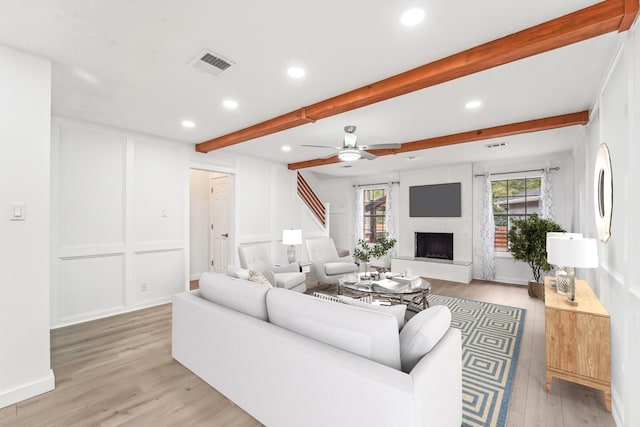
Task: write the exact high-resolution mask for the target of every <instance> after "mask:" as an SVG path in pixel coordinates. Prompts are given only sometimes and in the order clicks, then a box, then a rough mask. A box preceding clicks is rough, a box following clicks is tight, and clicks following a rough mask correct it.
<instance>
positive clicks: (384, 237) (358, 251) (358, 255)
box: [353, 233, 397, 275]
mask: <svg viewBox="0 0 640 427" xmlns="http://www.w3.org/2000/svg"><path fill="white" fill-rule="evenodd" d="M396 242H397V240H396V239H393V238H391V239H390V238H389V235H388V234H387V233H383V234H381V235H380V236H378V240H377V241H376V242H375V243H373V244H371V243H367V242H365V241H364V239H358V243H357V245H356V248H355V249H354V250H353V257H354V258H355V259H357V260H359V261H362V262H363V263H364V264H365V275H366V273H367V271H366V268H367V264H368V263H369V261H371V258H384V257H385V256H387V254H388V253H389V251H390V250H391V249H393V247H394V246H395V245H396ZM385 264H386V262H385ZM385 267H386V265H385Z"/></svg>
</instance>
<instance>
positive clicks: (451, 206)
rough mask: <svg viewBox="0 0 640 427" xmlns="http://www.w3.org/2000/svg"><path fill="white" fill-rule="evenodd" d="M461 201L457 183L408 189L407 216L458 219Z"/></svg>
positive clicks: (418, 186)
mask: <svg viewBox="0 0 640 427" xmlns="http://www.w3.org/2000/svg"><path fill="white" fill-rule="evenodd" d="M461 200H462V197H461V194H460V183H459V182H451V183H448V184H434V185H417V186H413V187H409V216H410V217H459V216H461V214H462V212H461V210H462V208H461V205H462V201H461Z"/></svg>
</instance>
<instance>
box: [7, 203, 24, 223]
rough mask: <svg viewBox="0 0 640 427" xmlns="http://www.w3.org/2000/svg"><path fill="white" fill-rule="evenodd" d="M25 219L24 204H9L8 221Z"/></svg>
mask: <svg viewBox="0 0 640 427" xmlns="http://www.w3.org/2000/svg"><path fill="white" fill-rule="evenodd" d="M26 217H27V208H26V206H25V204H24V203H21V202H13V203H9V220H11V221H24V220H25V219H26Z"/></svg>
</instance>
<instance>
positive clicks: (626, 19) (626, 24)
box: [618, 0, 640, 32]
mask: <svg viewBox="0 0 640 427" xmlns="http://www.w3.org/2000/svg"><path fill="white" fill-rule="evenodd" d="M639 6H640V4H639V2H638V0H624V16H623V17H622V22H621V23H620V26H619V28H618V32H623V31H627V30H629V29H630V28H631V26H632V25H633V21H635V20H636V16H638V7H639Z"/></svg>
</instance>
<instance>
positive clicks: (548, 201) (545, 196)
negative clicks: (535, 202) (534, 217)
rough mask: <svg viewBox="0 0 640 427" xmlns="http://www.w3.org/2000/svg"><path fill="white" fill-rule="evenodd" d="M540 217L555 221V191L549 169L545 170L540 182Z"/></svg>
mask: <svg viewBox="0 0 640 427" xmlns="http://www.w3.org/2000/svg"><path fill="white" fill-rule="evenodd" d="M539 208H540V217H541V218H545V219H550V220H553V219H554V218H553V191H552V190H551V181H549V168H544V171H543V172H542V179H541V180H540V203H539Z"/></svg>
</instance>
